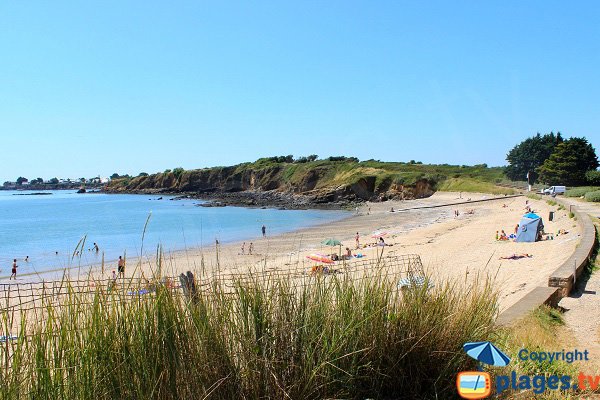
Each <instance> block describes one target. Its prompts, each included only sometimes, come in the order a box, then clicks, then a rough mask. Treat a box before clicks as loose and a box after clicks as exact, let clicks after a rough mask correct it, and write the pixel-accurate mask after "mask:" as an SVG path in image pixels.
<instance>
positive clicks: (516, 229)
mask: <svg viewBox="0 0 600 400" xmlns="http://www.w3.org/2000/svg"><path fill="white" fill-rule="evenodd" d="M517 233H519V224H517V225H515V235H516V234H517Z"/></svg>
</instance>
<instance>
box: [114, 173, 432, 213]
mask: <svg viewBox="0 0 600 400" xmlns="http://www.w3.org/2000/svg"><path fill="white" fill-rule="evenodd" d="M398 181H399V180H398V179H397V178H394V175H393V174H389V173H387V171H380V170H377V169H373V168H363V167H360V165H359V164H358V163H356V165H350V166H348V165H347V164H341V165H335V164H327V165H314V166H310V165H300V166H298V165H294V164H276V165H271V166H266V167H265V166H261V167H260V168H256V167H255V166H253V165H252V164H242V165H238V166H232V167H217V168H208V169H199V170H188V171H179V173H178V174H177V175H176V174H175V173H173V172H165V173H158V174H154V175H149V176H139V177H136V178H128V179H119V180H115V181H113V182H111V184H109V185H108V187H107V191H109V192H117V193H118V192H129V193H163V192H165V193H166V192H170V193H195V194H198V195H205V196H207V197H214V198H225V199H233V198H240V197H244V196H246V197H247V195H248V194H250V193H252V194H253V195H257V194H260V193H267V192H269V196H271V197H272V196H273V195H277V194H280V195H281V196H284V197H286V198H298V199H302V200H303V203H305V205H307V204H327V203H336V202H337V203H345V202H346V203H347V202H353V201H365V200H368V201H381V200H388V199H413V198H419V197H427V196H430V195H431V194H432V193H433V186H434V184H435V183H434V182H431V181H430V180H429V179H426V178H421V179H417V180H415V181H414V182H412V183H410V184H401V183H399V182H398ZM248 204H252V203H248Z"/></svg>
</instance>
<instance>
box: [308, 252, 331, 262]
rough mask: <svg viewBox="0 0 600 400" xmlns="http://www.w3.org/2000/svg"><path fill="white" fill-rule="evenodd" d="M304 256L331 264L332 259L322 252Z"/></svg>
mask: <svg viewBox="0 0 600 400" xmlns="http://www.w3.org/2000/svg"><path fill="white" fill-rule="evenodd" d="M306 258H308V259H309V260H313V261H316V262H320V263H323V264H333V260H332V259H331V258H329V257H327V256H324V255H323V254H311V255H308V256H306Z"/></svg>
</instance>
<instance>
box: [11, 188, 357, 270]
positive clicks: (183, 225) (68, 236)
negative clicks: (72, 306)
mask: <svg viewBox="0 0 600 400" xmlns="http://www.w3.org/2000/svg"><path fill="white" fill-rule="evenodd" d="M33 193H34V192H28V191H0V279H2V280H4V279H5V278H6V277H7V276H9V275H10V270H11V265H12V261H13V259H17V263H18V265H19V269H18V272H19V275H22V274H33V275H40V274H42V275H43V273H44V272H47V271H56V270H60V269H69V268H75V267H81V266H85V265H97V264H99V263H100V262H101V261H102V258H103V257H104V261H105V262H110V261H114V260H116V259H117V258H118V256H119V255H123V254H126V255H127V257H131V256H133V257H139V256H140V255H142V254H143V255H151V254H156V251H157V247H158V246H159V245H160V246H162V248H163V250H164V251H176V250H183V249H186V248H187V249H189V248H196V247H202V246H207V245H214V243H215V241H216V240H218V241H219V242H220V243H230V242H237V241H242V240H252V239H253V238H257V237H260V236H262V232H261V227H262V226H263V225H264V226H265V227H266V231H267V235H277V234H281V233H285V232H291V231H295V230H298V229H301V228H306V227H310V226H314V225H318V224H324V223H329V222H333V221H337V220H340V219H343V218H345V217H346V216H347V215H348V212H345V211H331V210H279V209H272V208H266V209H262V208H243V207H200V206H199V204H200V203H203V201H202V200H196V199H176V198H175V197H174V196H165V195H140V194H136V195H134V194H106V193H87V194H78V193H76V191H66V190H63V191H47V192H41V193H46V194H44V195H36V194H33ZM94 243H96V244H97V245H98V247H99V249H100V251H98V252H96V251H94V250H93V246H94ZM26 257H27V258H28V261H25V258H26ZM40 276H41V275H40Z"/></svg>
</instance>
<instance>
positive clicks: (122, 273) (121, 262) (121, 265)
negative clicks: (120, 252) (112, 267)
mask: <svg viewBox="0 0 600 400" xmlns="http://www.w3.org/2000/svg"><path fill="white" fill-rule="evenodd" d="M117 267H118V268H117V270H118V271H119V278H123V279H125V260H123V257H121V256H119V263H118V264H117Z"/></svg>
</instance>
